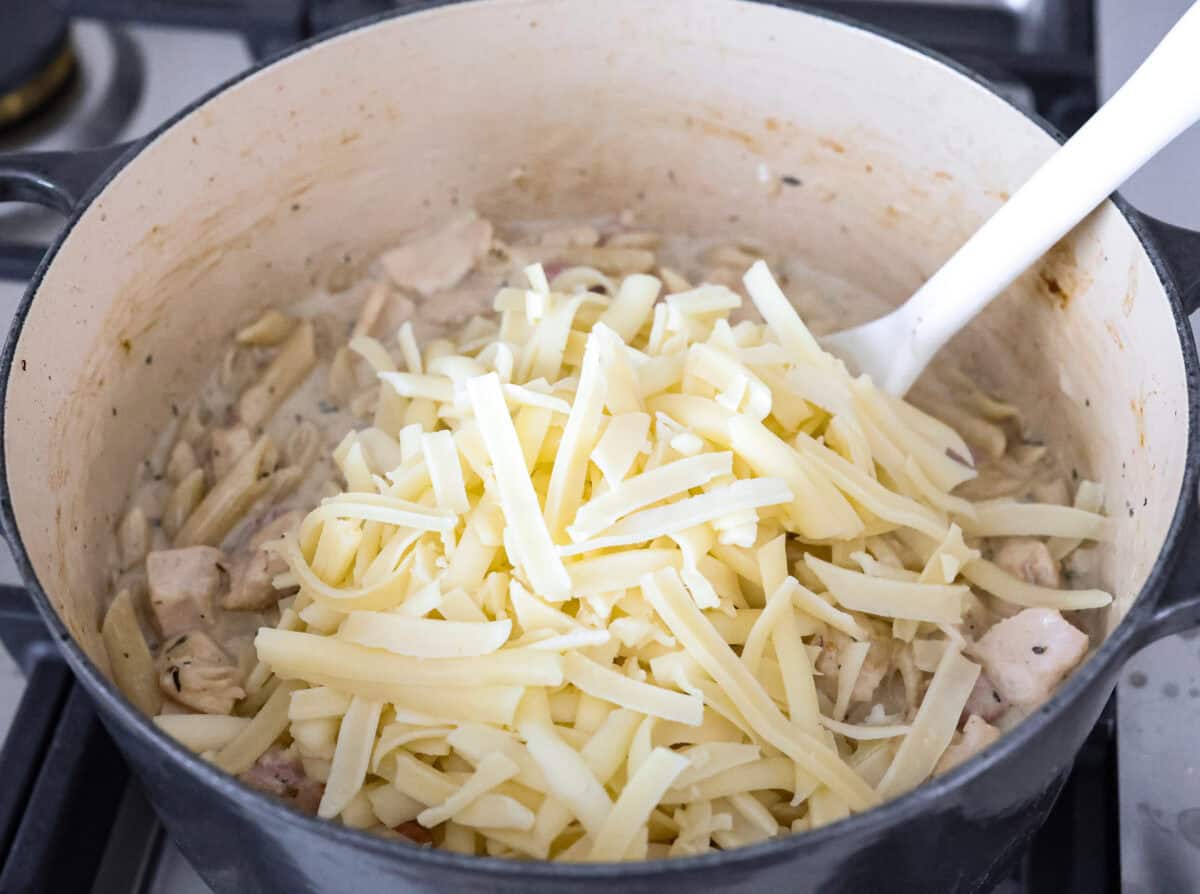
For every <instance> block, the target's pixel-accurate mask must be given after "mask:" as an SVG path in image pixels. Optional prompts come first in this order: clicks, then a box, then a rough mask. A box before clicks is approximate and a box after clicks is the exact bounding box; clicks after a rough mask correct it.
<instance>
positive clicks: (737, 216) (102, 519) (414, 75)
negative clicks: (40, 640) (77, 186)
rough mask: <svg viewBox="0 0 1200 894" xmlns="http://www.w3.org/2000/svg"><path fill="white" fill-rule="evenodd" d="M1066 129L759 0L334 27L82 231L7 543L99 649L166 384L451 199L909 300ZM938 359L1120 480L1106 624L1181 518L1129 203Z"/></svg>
mask: <svg viewBox="0 0 1200 894" xmlns="http://www.w3.org/2000/svg"><path fill="white" fill-rule="evenodd" d="M1053 146H1054V144H1053V141H1052V140H1051V138H1050V137H1049V136H1047V135H1046V134H1045V133H1044V132H1043V131H1042V130H1041V129H1040V128H1039V127H1038V126H1037V125H1035V124H1034V123H1032V122H1030V121H1028V120H1026V119H1025V118H1024V117H1022V116H1021V115H1020V114H1019V113H1017V112H1016V111H1014V110H1013V109H1012V108H1010V107H1009V106H1007V105H1006V104H1005V103H1004V102H1003V101H1001V100H1000V99H998V98H997V97H996V96H994V95H993V94H991V93H989V92H988V91H987V90H985V89H984V88H983V87H981V86H979V85H977V84H975V83H973V82H972V81H970V80H969V79H967V78H965V77H962V76H960V75H958V74H956V73H955V72H953V71H951V70H950V69H948V68H947V67H945V66H943V65H941V64H939V63H937V62H933V61H931V60H930V59H928V58H927V57H924V56H922V55H920V54H918V53H916V52H914V51H911V50H908V49H905V48H903V47H900V46H898V45H896V44H893V43H891V42H889V41H887V40H885V39H883V38H880V37H878V36H876V35H873V34H871V33H868V32H866V31H862V30H858V29H855V28H853V27H849V26H846V25H844V24H840V23H837V22H833V21H829V20H826V19H823V18H818V17H814V16H811V15H807V14H800V13H795V12H789V11H785V10H783V9H780V8H777V7H774V6H770V5H766V4H758V3H749V2H732V0H720V2H713V0H658V2H650V0H644V2H638V0H609V2H607V3H603V4H600V3H574V2H567V0H483V2H474V3H463V4H458V5H452V6H446V7H440V8H434V9H430V10H427V11H423V12H419V13H416V14H413V15H409V16H404V17H401V18H395V19H392V20H389V21H384V22H381V23H379V24H377V25H373V26H371V27H366V28H362V29H359V30H356V31H351V32H349V33H347V34H344V35H342V36H340V37H337V38H334V39H332V40H329V41H326V42H324V43H322V44H320V45H318V46H315V47H313V48H311V49H308V50H304V51H302V52H299V53H296V54H294V55H292V56H290V57H289V58H287V59H285V60H283V61H282V62H280V63H278V64H276V65H273V66H271V67H270V68H267V69H266V70H265V71H261V72H259V73H257V74H254V75H252V76H250V77H248V78H246V79H245V80H243V81H241V82H240V83H238V84H236V85H235V86H234V87H232V88H231V89H229V90H227V91H226V92H224V93H222V94H221V95H219V96H217V97H216V98H215V99H213V100H211V101H209V102H207V103H205V104H203V105H201V106H200V107H199V108H197V109H196V110H194V111H193V112H191V113H190V114H188V115H187V116H186V117H185V118H183V119H182V120H181V121H180V122H178V123H177V124H175V125H174V126H172V127H171V128H170V129H168V130H167V131H166V132H165V133H163V134H162V135H160V136H159V137H158V138H157V139H156V140H154V142H153V143H152V144H151V145H149V146H148V147H147V148H146V149H145V150H144V151H143V152H142V153H141V155H140V156H139V157H138V158H137V159H136V160H135V161H133V162H132V163H131V164H129V165H128V166H127V167H126V168H125V169H124V170H122V171H121V172H120V173H119V174H118V175H117V177H116V178H115V179H114V180H113V181H112V182H111V183H110V184H109V185H108V187H107V188H106V189H105V190H104V191H103V192H102V193H101V195H100V196H99V198H98V199H97V200H96V201H94V202H93V203H92V204H91V206H90V207H89V208H88V209H87V211H86V212H85V213H84V214H83V216H82V217H81V219H80V220H79V221H78V222H77V223H76V224H75V226H74V229H73V230H72V231H71V233H70V235H69V237H68V238H67V240H66V242H65V244H64V245H63V246H62V248H61V249H60V251H59V252H58V255H57V257H56V258H55V259H54V262H53V264H52V265H51V266H50V269H49V271H48V273H47V275H46V276H45V279H44V280H43V281H42V283H41V285H40V287H39V288H38V291H37V295H36V298H35V300H34V302H33V306H32V309H31V311H30V313H29V316H28V319H27V320H26V322H25V325H24V329H23V331H22V334H21V337H20V341H19V344H18V345H17V349H16V356H15V366H14V372H13V376H12V380H11V382H10V385H9V389H8V394H7V405H6V413H7V425H6V428H5V432H6V434H5V437H6V444H5V449H6V451H7V456H8V478H9V487H10V488H11V490H12V500H13V505H14V510H15V513H16V518H17V520H18V525H19V528H20V533H21V536H22V538H23V540H24V544H25V547H26V549H27V550H28V553H29V555H30V558H31V560H32V563H33V566H34V568H35V569H36V572H37V575H38V577H39V579H40V581H41V583H42V584H43V586H44V588H45V590H46V591H47V593H49V595H50V599H51V601H52V602H53V604H54V606H55V607H56V609H57V610H58V612H59V613H60V614H61V616H62V618H63V620H64V621H65V622H66V625H67V627H68V628H69V629H70V630H71V632H72V633H73V634H74V635H75V637H76V638H77V639H78V640H79V641H80V642H81V643H82V644H83V646H84V648H85V650H86V651H87V652H88V654H90V655H91V656H92V657H93V659H95V660H97V661H98V662H102V661H103V658H102V654H103V650H102V648H101V647H100V642H99V637H98V634H97V632H96V631H97V625H98V621H99V617H100V612H101V609H102V606H103V602H104V599H105V598H106V594H105V593H104V592H103V578H104V574H103V564H104V555H105V552H106V544H107V542H108V541H109V539H110V538H111V537H112V531H113V528H114V524H115V520H116V519H117V518H118V517H119V514H120V511H121V508H122V504H123V501H124V499H125V496H126V488H127V485H128V482H129V479H130V475H129V471H130V468H131V466H132V464H134V463H137V462H139V461H140V460H141V459H142V457H143V456H144V455H145V453H146V451H147V449H148V447H149V445H150V443H151V442H152V440H153V438H154V435H155V433H156V432H157V431H159V430H161V428H162V427H163V426H164V425H165V424H166V423H167V421H168V420H169V418H170V404H171V402H172V401H173V400H176V401H177V400H179V399H180V398H182V397H185V396H187V395H189V394H190V393H191V392H192V390H193V389H194V388H195V387H196V386H197V384H198V382H199V381H200V379H201V378H202V377H203V376H204V375H205V373H206V372H207V371H208V370H210V369H211V368H212V367H213V366H214V365H215V364H216V363H217V362H218V361H219V358H220V357H221V355H222V352H223V342H224V340H226V339H227V338H228V337H229V335H230V333H231V332H232V330H233V329H234V327H235V326H236V325H237V324H238V323H240V322H244V321H245V320H247V319H249V318H251V317H253V316H255V315H256V314H257V313H258V312H259V311H260V310H262V309H263V308H264V307H266V306H268V305H278V304H283V303H286V302H287V301H288V300H289V299H290V298H292V297H295V296H300V295H302V294H303V293H304V292H305V291H306V290H307V289H308V288H309V287H310V283H311V282H312V281H313V279H314V278H315V277H319V276H321V275H324V271H327V270H328V269H329V267H330V265H331V264H336V263H343V262H344V261H345V259H346V258H347V256H348V258H349V261H350V263H351V264H352V265H353V264H357V263H360V262H362V261H364V260H365V259H369V258H370V257H371V256H372V255H373V254H374V253H375V252H377V251H378V250H380V249H381V248H383V247H385V246H389V245H392V244H394V243H396V242H397V241H399V240H400V239H402V238H403V237H404V236H405V234H407V233H409V232H411V231H413V230H415V229H417V228H420V227H422V226H425V225H428V224H430V223H432V222H436V221H439V220H444V219H445V218H447V217H448V216H449V215H451V214H452V213H454V212H455V209H461V208H464V207H468V206H475V207H477V208H479V209H480V211H481V212H482V213H484V214H486V215H488V216H490V217H492V219H493V220H496V221H497V222H499V223H500V224H502V223H503V221H504V220H505V219H510V218H521V217H531V216H533V217H575V216H581V215H582V216H589V215H594V214H605V213H611V212H614V211H618V210H620V209H622V208H631V209H634V210H635V211H636V213H637V214H638V216H639V218H640V219H641V221H642V222H643V223H644V224H646V225H650V226H657V227H662V228H667V229H674V230H684V231H691V232H695V233H699V234H707V235H720V234H728V235H732V236H749V237H753V238H756V239H758V240H760V241H762V242H764V243H767V244H769V245H771V246H773V247H775V248H776V249H778V250H781V251H785V252H788V253H791V254H797V255H800V256H803V257H804V258H806V259H808V261H809V263H810V264H811V265H812V266H813V267H814V268H816V269H818V270H821V271H823V272H825V273H828V274H830V275H832V276H834V277H837V278H839V279H841V280H843V281H845V282H846V283H848V284H849V286H850V287H851V289H850V290H851V291H853V290H865V291H868V292H870V293H873V294H875V295H878V296H879V297H880V298H881V299H883V300H885V301H886V302H887V303H895V302H898V301H900V300H902V299H903V298H904V297H906V296H907V295H908V294H909V293H910V292H911V291H912V290H913V289H914V287H915V286H917V285H918V284H919V283H920V282H921V281H922V279H923V277H925V276H927V275H928V274H930V273H931V272H932V271H933V270H935V269H936V268H937V266H938V265H939V264H940V262H941V261H942V260H943V259H944V258H946V257H947V256H948V255H949V254H950V252H951V251H952V250H953V249H954V248H955V247H956V246H957V245H958V244H959V243H960V241H961V240H962V239H963V238H964V237H965V236H966V235H967V234H968V233H970V232H971V230H972V229H973V228H975V227H976V226H977V225H978V224H979V223H980V222H981V221H982V220H984V219H985V217H986V216H987V215H988V214H989V213H990V212H991V211H992V210H994V209H995V208H996V207H997V206H998V204H999V203H1000V202H1001V201H1002V200H1003V198H1004V196H1005V195H1006V193H1008V192H1009V191H1012V190H1013V189H1015V188H1016V186H1017V185H1018V184H1020V183H1021V182H1022V180H1023V179H1024V178H1026V177H1027V176H1028V175H1029V174H1030V173H1031V172H1032V171H1033V169H1034V168H1035V166H1036V165H1037V164H1038V163H1039V161H1040V160H1042V159H1043V158H1045V157H1046V156H1047V155H1048V154H1049V153H1050V152H1051V151H1052V149H1053ZM782 175H789V176H790V177H795V178H798V179H799V180H800V181H801V184H800V185H799V186H786V187H783V188H780V187H779V185H778V179H779V178H780V177H781V176H782ZM764 180H765V181H766V182H764ZM870 313H871V308H869V307H867V306H866V305H865V304H861V305H856V306H854V307H852V308H850V314H851V316H852V317H856V318H861V317H863V316H867V315H870ZM955 349H956V351H957V354H956V356H957V357H959V358H961V360H962V363H963V365H964V367H965V368H966V370H967V371H968V372H970V373H971V374H972V375H976V376H978V377H980V378H981V380H982V381H983V382H984V383H985V384H987V385H989V386H991V387H994V388H996V389H998V390H999V391H1000V392H1001V393H1002V394H1004V395H1005V396H1006V397H1009V398H1013V399H1016V400H1018V401H1019V402H1020V403H1021V404H1022V405H1023V407H1024V409H1025V410H1026V412H1027V415H1028V416H1030V417H1031V420H1032V427H1033V429H1034V430H1036V431H1038V432H1039V433H1041V434H1043V435H1045V436H1047V437H1049V438H1051V439H1058V442H1059V443H1060V444H1061V445H1063V447H1064V450H1065V452H1066V453H1067V454H1068V455H1070V456H1071V457H1072V458H1073V460H1074V461H1075V462H1076V463H1077V464H1078V465H1079V467H1080V468H1081V469H1082V470H1083V471H1085V472H1086V473H1088V474H1090V475H1092V476H1096V477H1099V478H1100V479H1101V480H1103V481H1104V482H1105V484H1106V485H1107V487H1108V506H1109V508H1110V511H1111V512H1112V514H1113V515H1114V517H1115V518H1116V524H1117V535H1116V538H1115V542H1114V544H1113V545H1112V546H1111V547H1109V548H1108V549H1107V551H1106V553H1105V558H1104V562H1103V575H1104V581H1103V582H1104V583H1105V584H1106V585H1107V586H1108V587H1110V588H1112V589H1113V590H1114V591H1115V593H1116V594H1117V596H1118V605H1117V606H1116V609H1115V611H1114V617H1113V618H1110V626H1111V624H1112V623H1113V622H1114V621H1115V620H1116V618H1117V617H1118V616H1119V613H1120V612H1121V611H1123V610H1125V609H1127V608H1128V605H1129V603H1130V602H1131V601H1132V599H1133V598H1134V597H1135V596H1136V594H1137V593H1138V591H1139V589H1140V587H1141V586H1142V584H1143V582H1144V581H1145V579H1146V576H1147V574H1148V573H1149V570H1150V568H1151V567H1152V565H1153V563H1154V561H1155V558H1156V557H1157V555H1158V552H1159V548H1160V546H1161V544H1162V541H1163V539H1164V536H1165V534H1166V532H1167V528H1168V525H1169V522H1170V518H1171V514H1172V511H1173V509H1174V506H1175V501H1176V499H1177V496H1178V494H1179V490H1180V482H1181V480H1182V474H1183V467H1184V454H1185V440H1186V429H1187V395H1186V389H1185V382H1184V368H1183V360H1182V355H1181V352H1180V350H1179V348H1178V339H1177V336H1176V334H1175V328H1174V321H1173V317H1172V314H1171V311H1170V308H1169V305H1168V302H1167V300H1166V298H1165V296H1164V294H1163V290H1162V287H1161V285H1160V283H1159V282H1158V280H1157V278H1156V275H1155V273H1154V270H1153V269H1152V267H1151V264H1150V262H1149V260H1148V259H1147V257H1146V255H1145V254H1144V252H1143V250H1142V248H1141V246H1140V245H1139V243H1138V242H1137V240H1136V238H1135V237H1134V235H1133V233H1132V231H1131V230H1130V228H1129V227H1128V225H1127V224H1126V222H1125V221H1124V219H1123V218H1122V217H1121V215H1120V214H1119V213H1118V212H1117V211H1116V210H1115V209H1114V208H1112V207H1106V208H1104V209H1102V210H1101V211H1100V212H1098V213H1097V214H1095V215H1093V217H1092V218H1091V219H1090V220H1089V221H1088V222H1087V223H1086V224H1085V225H1084V226H1083V227H1081V228H1080V230H1078V231H1077V232H1076V233H1075V234H1074V235H1073V236H1072V237H1071V238H1070V240H1069V243H1068V245H1067V246H1066V247H1065V248H1064V249H1063V250H1061V251H1058V252H1056V253H1055V256H1054V259H1053V261H1051V262H1047V263H1046V264H1045V265H1043V267H1042V269H1040V270H1038V271H1034V272H1033V273H1031V274H1030V275H1029V276H1027V277H1026V278H1025V279H1024V280H1022V282H1021V283H1020V284H1019V285H1018V286H1017V287H1015V288H1014V289H1013V290H1012V294H1010V295H1008V296H1005V297H1004V298H1002V299H1001V300H1000V301H998V302H997V303H996V304H995V305H994V306H993V307H992V309H991V310H990V311H989V312H988V314H987V315H986V317H985V319H984V320H982V321H981V322H980V323H979V324H977V325H976V326H975V328H974V329H973V330H972V331H971V332H969V333H967V334H965V335H964V336H962V337H960V339H959V340H958V341H957V343H956V344H955ZM147 358H153V360H152V364H151V363H150V361H149V360H148V359H147ZM148 364H150V365H148Z"/></svg>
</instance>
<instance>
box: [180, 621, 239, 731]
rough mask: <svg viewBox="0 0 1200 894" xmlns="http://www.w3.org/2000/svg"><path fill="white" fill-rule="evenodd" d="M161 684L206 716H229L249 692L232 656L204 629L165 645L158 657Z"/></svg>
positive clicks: (181, 636) (183, 635) (184, 635)
mask: <svg viewBox="0 0 1200 894" xmlns="http://www.w3.org/2000/svg"><path fill="white" fill-rule="evenodd" d="M158 674H159V676H158V685H159V688H160V689H162V691H163V692H165V693H166V694H167V695H168V696H170V697H171V698H172V699H174V700H175V701H177V702H179V703H180V704H184V705H187V706H188V707H189V708H191V709H192V710H194V711H200V712H202V713H204V714H228V713H229V712H230V711H232V710H233V705H234V703H235V702H237V700H238V699H240V698H244V697H245V695H246V693H245V692H244V691H243V690H242V688H241V686H239V685H238V683H239V682H240V677H241V674H240V672H239V671H238V668H237V666H236V665H235V664H234V663H233V661H232V660H230V658H229V656H228V655H226V654H225V652H224V651H223V650H222V649H221V647H220V646H218V645H217V644H216V642H214V641H213V638H212V637H211V636H209V635H208V634H207V633H204V632H202V631H200V630H193V631H191V632H190V633H184V634H181V635H180V636H177V637H175V638H174V639H171V640H168V641H167V642H165V643H163V647H162V649H161V651H160V652H159V655H158Z"/></svg>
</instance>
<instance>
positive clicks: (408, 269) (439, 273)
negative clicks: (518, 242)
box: [379, 214, 492, 297]
mask: <svg viewBox="0 0 1200 894" xmlns="http://www.w3.org/2000/svg"><path fill="white" fill-rule="evenodd" d="M491 244H492V225H491V224H490V223H488V222H487V221H486V220H481V219H480V218H478V217H476V216H475V215H473V214H472V215H469V216H466V217H460V218H458V219H457V220H453V221H451V222H450V223H448V224H446V225H445V226H444V227H442V228H441V229H440V230H438V231H437V232H435V233H431V234H430V235H428V236H425V237H422V238H420V239H415V240H413V241H412V242H409V243H407V244H406V245H401V246H400V247H399V248H393V249H392V250H391V251H388V252H385V253H384V254H383V256H382V257H381V258H380V259H379V260H380V263H382V264H383V269H384V270H386V271H387V275H388V276H389V277H390V278H391V280H392V282H394V283H395V284H396V285H398V286H400V287H402V288H406V289H413V290H414V291H417V292H420V293H421V294H422V295H424V296H426V297H428V296H430V295H433V294H435V293H436V292H440V291H442V290H444V289H449V288H451V287H453V286H455V285H457V284H458V283H459V282H460V281H461V280H462V278H463V277H464V276H466V275H467V274H468V273H470V272H471V269H472V268H473V267H474V266H475V264H476V262H478V261H479V259H480V258H482V257H483V256H484V255H485V254H486V253H487V250H488V247H489V246H490V245H491Z"/></svg>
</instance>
